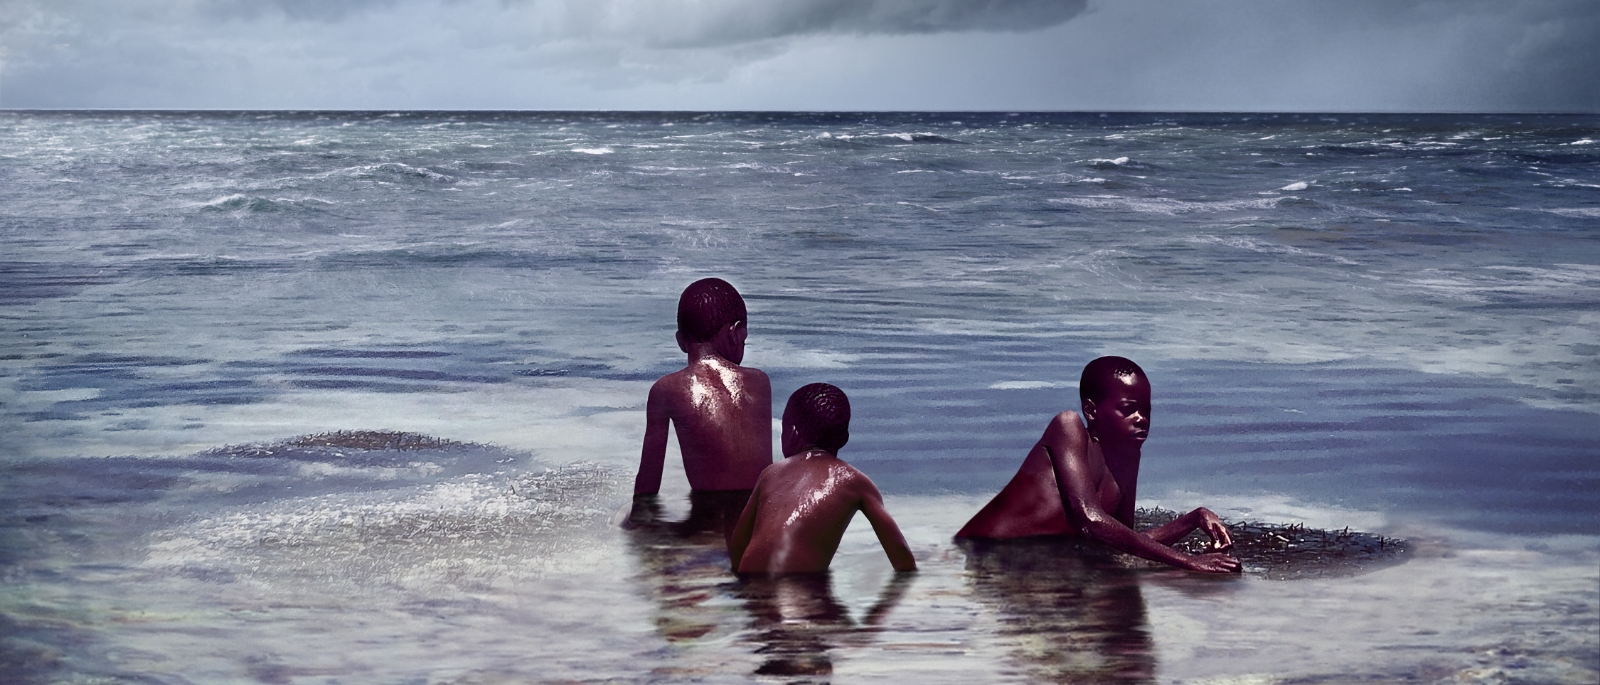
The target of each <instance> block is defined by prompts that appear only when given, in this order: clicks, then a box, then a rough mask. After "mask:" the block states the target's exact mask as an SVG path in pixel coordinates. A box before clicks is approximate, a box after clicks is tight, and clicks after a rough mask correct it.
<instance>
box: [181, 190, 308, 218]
mask: <svg viewBox="0 0 1600 685" xmlns="http://www.w3.org/2000/svg"><path fill="white" fill-rule="evenodd" d="M336 204H338V203H337V202H333V201H331V200H323V199H321V198H314V197H307V198H299V199H295V198H286V197H279V198H265V197H261V196H259V195H245V194H243V193H235V194H232V195H225V196H223V197H219V198H216V199H213V200H208V201H206V202H202V203H199V204H197V205H192V206H193V207H195V208H197V209H199V210H200V211H203V212H204V211H210V212H242V213H259V214H276V213H279V212H290V211H296V210H305V209H311V210H317V209H321V208H322V207H327V206H333V205H336Z"/></svg>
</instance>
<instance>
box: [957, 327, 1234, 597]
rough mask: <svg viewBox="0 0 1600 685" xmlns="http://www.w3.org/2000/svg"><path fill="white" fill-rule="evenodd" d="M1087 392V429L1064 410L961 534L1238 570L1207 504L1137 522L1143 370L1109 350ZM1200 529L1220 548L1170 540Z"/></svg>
mask: <svg viewBox="0 0 1600 685" xmlns="http://www.w3.org/2000/svg"><path fill="white" fill-rule="evenodd" d="M1078 396H1079V398H1080V399H1081V400H1082V402H1083V421H1084V422H1087V424H1088V427H1087V428H1085V426H1084V424H1083V423H1080V422H1079V420H1078V415H1077V414H1074V413H1073V412H1070V411H1064V412H1061V413H1060V414H1057V415H1056V417H1055V418H1054V419H1053V420H1051V422H1050V425H1049V426H1048V427H1046V428H1045V431H1044V437H1041V438H1039V442H1038V443H1037V444H1035V445H1034V446H1033V450H1032V451H1030V452H1028V456H1027V458H1026V459H1024V460H1023V461H1022V468H1021V469H1019V470H1018V471H1017V475H1016V476H1015V477H1013V478H1012V479H1011V482H1010V483H1007V484H1006V486H1005V488H1003V489H1001V490H1000V494H998V495H995V497H994V499H993V500H990V501H989V504H988V505H986V506H984V508H983V509H982V510H980V511H979V512H978V514H977V515H976V516H973V517H972V520H971V521H968V522H967V525H966V526H964V527H962V529H961V531H960V532H959V533H956V537H967V538H1002V539H1003V538H1019V537H1026V536H1031V535H1070V536H1080V537H1088V538H1091V539H1094V540H1098V541H1099V542H1101V543H1103V544H1105V545H1107V546H1109V547H1112V548H1114V549H1117V550H1119V551H1122V552H1126V553H1128V554H1132V555H1134V556H1138V557H1143V558H1145V559H1150V560H1153V561H1159V562H1163V563H1167V564H1171V565H1173V566H1177V567H1180V568H1186V569H1189V570H1192V571H1204V572H1209V573H1230V572H1237V571H1238V570H1239V561H1238V560H1237V559H1234V558H1233V557H1231V556H1228V555H1227V554H1223V553H1221V550H1225V549H1227V548H1228V547H1230V546H1232V544H1233V541H1232V539H1231V538H1230V537H1229V536H1228V529H1227V528H1226V527H1224V526H1223V525H1222V520H1221V519H1219V518H1217V515H1216V514H1213V513H1211V511H1210V510H1208V509H1205V508H1200V509H1195V510H1194V511H1191V512H1189V513H1187V514H1184V515H1182V516H1179V517H1178V518H1177V519H1176V520H1174V521H1173V522H1171V523H1168V524H1166V525H1164V526H1161V527H1159V528H1156V529H1153V530H1149V531H1146V532H1142V533H1141V532H1138V531H1135V530H1134V529H1133V511H1134V494H1135V490H1136V489H1137V487H1138V481H1139V453H1140V449H1141V448H1142V447H1143V446H1144V441H1145V438H1146V437H1147V436H1148V435H1149V433H1150V381H1149V379H1148V378H1146V377H1145V375H1144V370H1143V369H1140V368H1139V365H1138V364H1135V363H1133V362H1132V361H1129V360H1127V359H1124V358H1122V357H1101V358H1099V359H1096V360H1094V361H1092V362H1089V365H1088V366H1085V367H1084V368H1083V377H1082V379H1081V380H1080V382H1079V384H1078ZM1197 528H1198V529H1201V530H1204V531H1205V533H1206V535H1209V536H1210V537H1211V541H1212V548H1213V549H1215V550H1218V551H1217V552H1213V553H1210V554H1199V555H1190V554H1185V553H1183V552H1180V551H1178V550H1176V549H1173V548H1172V547H1171V545H1172V544H1173V543H1175V542H1177V541H1179V540H1182V539H1183V538H1184V536H1186V535H1188V534H1189V533H1190V532H1192V531H1194V530H1195V529H1197Z"/></svg>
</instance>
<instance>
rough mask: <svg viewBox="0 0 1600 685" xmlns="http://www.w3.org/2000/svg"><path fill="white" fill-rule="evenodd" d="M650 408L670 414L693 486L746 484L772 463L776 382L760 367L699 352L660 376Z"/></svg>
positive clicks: (727, 487) (728, 487)
mask: <svg viewBox="0 0 1600 685" xmlns="http://www.w3.org/2000/svg"><path fill="white" fill-rule="evenodd" d="M647 413H649V414H651V416H650V417H649V419H647V420H649V421H652V422H654V421H656V420H658V419H662V418H664V419H669V420H671V422H672V426H673V428H674V429H675V430H676V431H677V434H678V447H679V449H680V451H682V453H683V468H684V471H685V473H686V474H687V475H688V478H689V487H690V488H692V489H694V490H748V489H750V488H753V487H755V483H756V479H757V478H758V477H760V475H761V470H762V469H764V468H766V467H767V466H768V465H769V464H771V463H772V384H771V382H770V381H769V380H768V379H767V374H765V373H762V372H761V370H759V369H754V368H749V367H743V366H739V365H737V364H733V363H731V362H729V361H727V360H725V359H722V358H720V357H715V356H707V357H704V358H701V359H699V360H696V361H695V362H693V363H691V364H690V365H689V366H688V367H686V368H684V369H683V370H681V371H677V372H675V373H671V374H668V375H666V376H664V377H662V378H661V380H659V381H656V384H655V386H654V387H652V388H651V389H650V399H649V405H648V408H647ZM663 429H664V424H663ZM648 440H649V437H648V436H647V442H648ZM661 443H662V448H663V449H664V448H665V435H664V434H663V435H662V436H661Z"/></svg>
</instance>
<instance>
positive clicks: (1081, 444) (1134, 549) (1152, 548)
mask: <svg viewBox="0 0 1600 685" xmlns="http://www.w3.org/2000/svg"><path fill="white" fill-rule="evenodd" d="M1040 442H1042V443H1043V444H1044V448H1045V452H1046V453H1047V454H1049V455H1050V465H1051V467H1052V468H1053V469H1054V470H1055V474H1056V488H1057V489H1059V490H1060V491H1061V504H1062V505H1063V507H1065V509H1066V510H1067V517H1068V518H1070V519H1072V522H1073V523H1075V524H1077V527H1078V530H1081V531H1083V533H1084V535H1087V536H1089V537H1091V538H1094V539H1096V540H1099V541H1100V542H1103V543H1105V544H1107V545H1110V546H1111V547H1113V548H1115V549H1117V550H1119V551H1122V552H1126V553H1128V554H1132V555H1134V556H1137V557H1143V558H1145V559H1149V560H1151V561H1159V562H1162V563H1165V564H1171V565H1173V566H1177V567H1179V568H1186V569H1189V570H1192V571H1206V572H1210V573H1226V572H1232V571H1236V570H1238V569H1239V561H1238V560H1237V559H1234V558H1233V557H1230V556H1227V555H1225V554H1202V555H1198V556H1190V555H1188V554H1184V553H1183V552H1179V551H1178V550H1175V549H1173V548H1171V547H1168V546H1166V545H1163V544H1161V543H1159V542H1156V541H1155V540H1154V539H1153V538H1151V537H1150V536H1148V535H1144V534H1142V533H1139V532H1137V531H1134V530H1133V529H1132V528H1129V527H1127V526H1126V525H1123V523H1122V522H1121V521H1118V520H1117V519H1116V517H1114V516H1112V515H1111V514H1108V513H1106V511H1105V510H1104V509H1101V508H1100V497H1099V493H1098V492H1097V491H1096V483H1094V481H1093V479H1091V478H1090V477H1089V464H1088V460H1089V456H1088V455H1089V434H1088V432H1087V431H1085V430H1084V429H1083V424H1081V423H1079V422H1078V416H1077V414H1075V413H1073V412H1061V413H1060V414H1058V415H1056V418H1055V420H1053V421H1051V422H1050V427H1049V428H1046V429H1045V432H1044V438H1043V439H1041V440H1040Z"/></svg>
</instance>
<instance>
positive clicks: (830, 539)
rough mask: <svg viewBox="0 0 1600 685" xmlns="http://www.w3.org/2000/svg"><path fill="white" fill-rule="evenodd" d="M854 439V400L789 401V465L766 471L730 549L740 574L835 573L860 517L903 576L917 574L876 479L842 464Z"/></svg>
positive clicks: (827, 394) (799, 396)
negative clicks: (842, 453) (848, 532)
mask: <svg viewBox="0 0 1600 685" xmlns="http://www.w3.org/2000/svg"><path fill="white" fill-rule="evenodd" d="M849 439H850V400H849V398H847V397H845V395H844V391H842V390H840V389H838V388H836V387H834V386H831V385H828V384H827V383H812V384H811V385H807V386H805V387H803V388H800V389H799V390H796V391H795V392H794V394H793V395H790V396H789V404H788V406H787V407H785V408H784V410H783V433H782V434H781V440H782V442H783V454H784V459H783V460H782V461H779V462H777V463H775V464H773V465H771V466H768V467H767V470H766V471H763V472H761V480H760V481H758V482H757V483H756V489H755V492H754V493H752V494H751V495H750V503H749V504H746V505H745V508H744V514H743V515H741V516H740V517H739V525H738V527H737V528H735V529H734V532H733V541H732V543H730V545H729V552H728V554H729V556H730V557H731V558H732V559H733V570H734V571H735V572H738V573H816V572H821V571H826V570H828V564H829V563H831V562H832V561H833V553H834V552H836V551H838V549H839V539H840V538H841V537H844V531H845V528H847V527H848V526H849V525H850V519H851V518H854V517H855V514H856V511H858V510H859V511H860V512H861V513H863V514H866V515H867V521H868V522H869V523H871V524H872V531H873V532H874V533H877V535H878V542H879V543H880V544H882V545H883V551H884V552H886V553H887V554H888V555H889V563H890V564H893V565H894V569H895V570H896V571H914V570H916V568H917V562H916V560H914V559H912V557H911V549H910V548H909V547H907V546H906V540H905V537H904V536H902V535H901V534H900V527H899V526H896V525H895V523H894V519H893V518H890V516H889V512H888V511H887V510H885V509H884V508H883V497H882V496H881V495H879V494H878V488H877V486H875V485H873V484H872V480H871V479H869V478H867V476H866V475H865V474H863V473H861V472H860V471H857V470H856V469H855V467H852V466H850V465H849V464H846V463H844V462H843V461H841V460H840V459H839V457H838V452H839V448H841V447H844V444H845V442H847V441H848V440H849Z"/></svg>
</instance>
